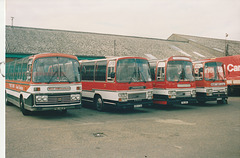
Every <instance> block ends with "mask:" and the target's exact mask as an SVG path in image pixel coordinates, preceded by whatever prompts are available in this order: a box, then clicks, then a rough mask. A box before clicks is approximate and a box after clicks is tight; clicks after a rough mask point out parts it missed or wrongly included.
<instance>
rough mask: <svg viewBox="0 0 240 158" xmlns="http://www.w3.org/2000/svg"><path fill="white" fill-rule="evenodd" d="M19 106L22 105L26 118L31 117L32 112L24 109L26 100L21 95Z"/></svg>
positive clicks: (21, 108)
mask: <svg viewBox="0 0 240 158" xmlns="http://www.w3.org/2000/svg"><path fill="white" fill-rule="evenodd" d="M19 104H20V110H21V111H22V114H23V115H25V116H27V115H30V111H28V110H26V109H25V108H24V99H23V96H22V95H20V101H19Z"/></svg>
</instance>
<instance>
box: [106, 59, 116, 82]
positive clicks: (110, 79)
mask: <svg viewBox="0 0 240 158" xmlns="http://www.w3.org/2000/svg"><path fill="white" fill-rule="evenodd" d="M115 64H116V62H115V61H109V63H108V75H107V80H108V82H113V81H114V79H115V76H116V74H115Z"/></svg>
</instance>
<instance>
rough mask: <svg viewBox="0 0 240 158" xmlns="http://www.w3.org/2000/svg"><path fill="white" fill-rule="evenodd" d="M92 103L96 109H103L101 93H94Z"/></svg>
mask: <svg viewBox="0 0 240 158" xmlns="http://www.w3.org/2000/svg"><path fill="white" fill-rule="evenodd" d="M94 105H95V108H96V109H97V110H98V111H104V109H105V108H104V102H103V99H102V97H101V95H99V94H95V96H94Z"/></svg>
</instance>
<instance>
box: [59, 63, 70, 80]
mask: <svg viewBox="0 0 240 158" xmlns="http://www.w3.org/2000/svg"><path fill="white" fill-rule="evenodd" d="M61 74H63V76H64V77H66V79H67V81H68V82H69V83H71V81H70V80H69V78H68V77H67V76H66V75H65V74H64V73H63V72H62V70H61V66H60V77H61Z"/></svg>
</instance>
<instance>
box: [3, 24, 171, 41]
mask: <svg viewBox="0 0 240 158" xmlns="http://www.w3.org/2000/svg"><path fill="white" fill-rule="evenodd" d="M7 27H8V28H20V29H32V30H43V31H58V32H70V33H85V34H95V35H108V36H118V37H130V38H140V39H152V40H160V41H166V42H167V41H169V40H167V39H160V38H151V37H139V36H128V35H117V34H107V33H96V32H83V31H71V30H61V29H46V28H35V27H24V26H10V25H6V28H7Z"/></svg>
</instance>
